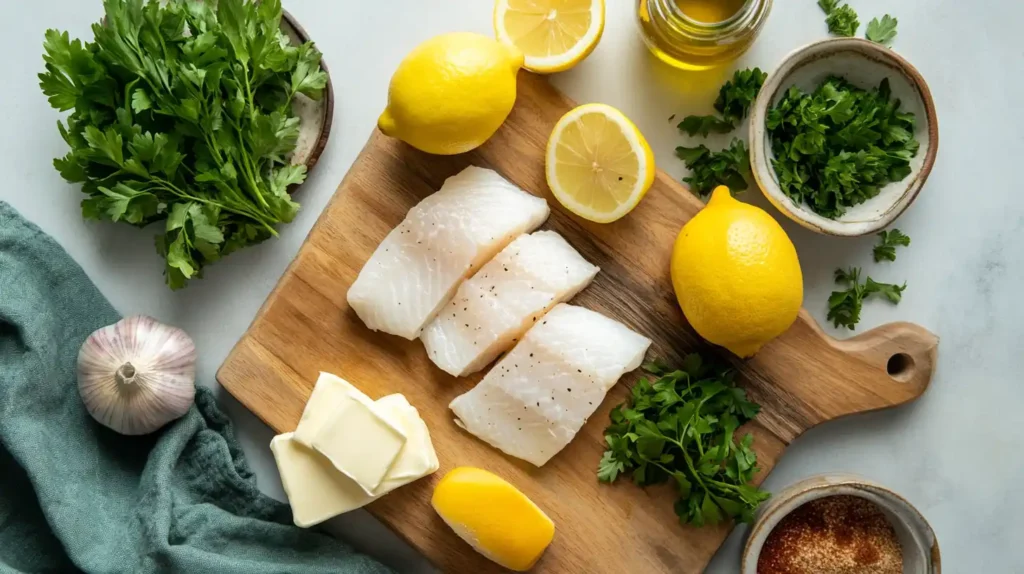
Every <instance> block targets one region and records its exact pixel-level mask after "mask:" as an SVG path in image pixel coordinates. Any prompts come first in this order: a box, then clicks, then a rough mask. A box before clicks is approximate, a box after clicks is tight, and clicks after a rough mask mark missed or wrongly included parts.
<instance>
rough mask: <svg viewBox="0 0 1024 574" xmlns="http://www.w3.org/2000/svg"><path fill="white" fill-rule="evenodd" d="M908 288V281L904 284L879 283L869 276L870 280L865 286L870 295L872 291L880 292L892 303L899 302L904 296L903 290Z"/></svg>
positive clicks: (865, 290)
mask: <svg viewBox="0 0 1024 574" xmlns="http://www.w3.org/2000/svg"><path fill="white" fill-rule="evenodd" d="M906 288H907V284H906V282H904V283H903V285H893V284H891V283H879V282H877V281H875V280H874V279H872V278H870V277H868V281H867V283H866V284H865V286H864V292H865V293H866V294H869V295H870V294H872V293H878V294H880V295H882V296H883V297H885V298H886V299H888V300H889V301H890V302H891V303H899V302H900V300H901V299H902V298H903V291H905V290H906Z"/></svg>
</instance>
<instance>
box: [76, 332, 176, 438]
mask: <svg viewBox="0 0 1024 574" xmlns="http://www.w3.org/2000/svg"><path fill="white" fill-rule="evenodd" d="M195 380H196V347H195V343H194V342H193V341H192V338H191V337H189V336H188V334H187V333H185V331H183V330H181V329H178V328H177V327H171V326H169V325H164V324H163V323H160V322H159V321H157V320H156V319H153V318H152V317H146V316H143V315H136V316H132V317H126V318H124V319H122V320H120V321H118V322H117V323H114V324H113V325H110V326H107V327H103V328H101V329H98V330H96V331H95V332H94V333H93V334H91V335H89V337H88V338H87V339H86V340H85V343H83V344H82V348H81V349H80V350H79V352H78V392H79V394H80V395H81V396H82V402H83V403H84V404H85V408H86V410H87V411H89V414H90V415H92V417H93V418H94V419H96V421H97V422H99V423H100V424H102V425H103V426H106V427H108V428H110V429H113V430H115V431H117V432H119V433H121V434H125V435H142V434H148V433H151V432H153V431H155V430H157V429H159V428H160V427H162V426H164V425H165V424H167V423H169V422H171V421H173V420H175V419H177V418H179V417H181V416H183V415H184V414H185V413H186V412H188V409H189V408H190V407H191V406H192V402H193V401H194V400H195V394H196V387H195Z"/></svg>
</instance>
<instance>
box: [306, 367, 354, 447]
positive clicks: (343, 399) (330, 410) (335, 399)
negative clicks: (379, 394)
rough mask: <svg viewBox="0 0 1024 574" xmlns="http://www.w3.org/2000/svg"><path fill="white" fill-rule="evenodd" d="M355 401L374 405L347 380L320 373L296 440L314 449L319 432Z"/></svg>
mask: <svg viewBox="0 0 1024 574" xmlns="http://www.w3.org/2000/svg"><path fill="white" fill-rule="evenodd" d="M353 400H355V401H358V402H361V403H363V404H365V405H371V404H373V401H371V400H370V398H369V397H367V396H366V395H364V394H363V393H362V391H360V390H359V389H357V388H355V387H354V386H352V384H350V383H349V382H348V381H346V380H345V379H342V378H341V377H338V376H336V375H332V374H330V373H320V378H318V379H317V380H316V386H314V387H313V393H312V394H311V395H310V396H309V401H307V402H306V408H305V409H304V410H303V411H302V418H301V419H299V426H298V428H296V429H295V436H294V439H295V440H296V441H298V442H299V443H300V444H302V445H303V446H306V447H308V448H313V438H314V437H315V436H316V434H317V432H319V431H320V429H321V428H323V426H324V424H326V423H327V422H329V421H331V420H333V419H334V418H335V417H337V416H338V413H339V412H340V411H341V409H343V408H344V407H345V406H346V405H348V403H349V402H350V401H353Z"/></svg>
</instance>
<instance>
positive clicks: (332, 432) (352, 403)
mask: <svg viewBox="0 0 1024 574" xmlns="http://www.w3.org/2000/svg"><path fill="white" fill-rule="evenodd" d="M405 441H406V438H405V435H404V434H402V431H400V430H399V429H397V428H395V427H394V426H392V425H391V423H389V422H388V421H386V420H384V417H382V416H380V415H379V414H377V413H376V412H375V411H374V409H373V405H372V404H370V405H366V404H363V403H362V402H360V401H358V400H356V399H352V398H350V399H348V401H347V404H344V405H343V406H342V407H341V409H340V410H339V411H338V414H337V415H336V416H334V417H333V418H332V419H331V420H329V421H327V422H326V423H325V424H324V425H323V426H322V427H320V430H318V431H317V432H316V435H315V436H314V437H313V449H314V450H316V451H318V452H319V453H321V454H323V455H324V456H326V457H327V458H328V459H330V461H331V462H332V463H334V467H335V468H337V469H338V470H340V471H341V472H342V473H343V474H344V475H345V476H347V477H349V478H351V479H352V480H354V481H356V482H357V483H358V484H359V486H361V487H363V490H365V491H366V493H367V494H369V495H373V494H375V493H376V490H377V487H378V486H380V483H381V482H383V481H384V477H385V476H387V474H388V471H389V470H391V466H392V465H393V464H394V463H395V459H397V458H398V453H400V452H402V447H404V446H405Z"/></svg>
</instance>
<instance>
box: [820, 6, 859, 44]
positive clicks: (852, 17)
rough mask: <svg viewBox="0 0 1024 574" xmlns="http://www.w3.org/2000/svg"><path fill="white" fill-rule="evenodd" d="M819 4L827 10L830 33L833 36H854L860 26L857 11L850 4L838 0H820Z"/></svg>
mask: <svg viewBox="0 0 1024 574" xmlns="http://www.w3.org/2000/svg"><path fill="white" fill-rule="evenodd" d="M818 6H819V7H820V8H821V10H822V11H823V12H825V24H827V25H828V33H829V34H832V35H833V36H847V37H853V36H856V35H857V28H860V20H858V19H857V12H855V11H854V9H853V8H850V5H849V4H842V5H840V4H839V2H838V0H818Z"/></svg>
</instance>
